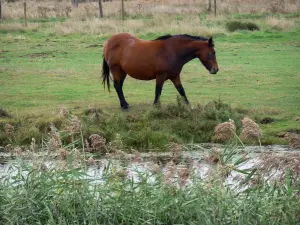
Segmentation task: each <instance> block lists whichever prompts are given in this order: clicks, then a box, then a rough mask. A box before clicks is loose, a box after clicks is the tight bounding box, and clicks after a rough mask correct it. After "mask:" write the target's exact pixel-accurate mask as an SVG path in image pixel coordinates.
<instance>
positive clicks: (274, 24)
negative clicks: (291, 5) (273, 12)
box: [267, 16, 295, 31]
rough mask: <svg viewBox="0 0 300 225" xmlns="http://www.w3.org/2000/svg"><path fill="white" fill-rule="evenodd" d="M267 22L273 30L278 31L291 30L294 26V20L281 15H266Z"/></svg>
mask: <svg viewBox="0 0 300 225" xmlns="http://www.w3.org/2000/svg"><path fill="white" fill-rule="evenodd" d="M267 24H268V25H269V26H270V27H271V28H272V29H275V30H280V31H287V30H291V29H292V28H293V27H294V26H295V22H294V21H292V20H287V19H285V18H283V17H281V18H277V17H273V16H271V17H268V19H267Z"/></svg>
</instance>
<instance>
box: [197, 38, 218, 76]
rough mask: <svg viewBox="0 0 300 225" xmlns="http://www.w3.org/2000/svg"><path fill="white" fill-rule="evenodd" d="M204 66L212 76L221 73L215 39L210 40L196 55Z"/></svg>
mask: <svg viewBox="0 0 300 225" xmlns="http://www.w3.org/2000/svg"><path fill="white" fill-rule="evenodd" d="M196 55H197V57H198V58H199V59H200V61H201V62H202V64H203V65H204V66H205V68H206V69H207V70H208V71H209V73H211V74H216V73H217V72H218V71H219V67H218V62H217V58H216V52H215V49H214V42H213V39H212V38H210V39H209V40H208V41H207V43H205V44H204V47H201V49H199V51H198V52H197V53H196Z"/></svg>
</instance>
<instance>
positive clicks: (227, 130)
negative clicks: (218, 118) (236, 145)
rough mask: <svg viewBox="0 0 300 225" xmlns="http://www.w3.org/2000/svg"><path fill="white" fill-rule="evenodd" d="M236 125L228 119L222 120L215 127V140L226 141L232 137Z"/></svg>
mask: <svg viewBox="0 0 300 225" xmlns="http://www.w3.org/2000/svg"><path fill="white" fill-rule="evenodd" d="M235 132H236V127H235V124H234V121H233V120H231V119H229V122H224V123H221V124H219V125H217V126H216V127H215V137H216V140H217V141H220V142H226V141H229V140H230V139H232V138H233V137H234V133H235Z"/></svg>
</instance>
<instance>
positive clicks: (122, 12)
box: [121, 0, 125, 21]
mask: <svg viewBox="0 0 300 225" xmlns="http://www.w3.org/2000/svg"><path fill="white" fill-rule="evenodd" d="M121 2H122V8H121V14H122V20H123V21H124V19H125V15H124V14H125V12H124V11H125V10H124V0H121Z"/></svg>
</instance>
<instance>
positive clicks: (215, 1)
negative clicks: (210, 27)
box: [214, 0, 217, 16]
mask: <svg viewBox="0 0 300 225" xmlns="http://www.w3.org/2000/svg"><path fill="white" fill-rule="evenodd" d="M214 3H215V16H217V0H214Z"/></svg>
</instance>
